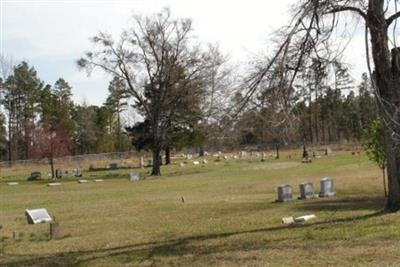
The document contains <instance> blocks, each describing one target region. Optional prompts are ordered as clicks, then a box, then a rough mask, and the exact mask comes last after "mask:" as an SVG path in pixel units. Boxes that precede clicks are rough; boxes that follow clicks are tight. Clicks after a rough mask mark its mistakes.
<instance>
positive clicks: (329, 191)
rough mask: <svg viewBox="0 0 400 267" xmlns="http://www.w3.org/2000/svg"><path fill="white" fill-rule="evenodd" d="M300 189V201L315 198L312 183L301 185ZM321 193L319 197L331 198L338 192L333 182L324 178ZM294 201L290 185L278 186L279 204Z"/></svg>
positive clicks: (321, 183)
mask: <svg viewBox="0 0 400 267" xmlns="http://www.w3.org/2000/svg"><path fill="white" fill-rule="evenodd" d="M299 187H300V197H299V198H300V199H310V198H314V197H315V194H314V189H313V184H312V183H310V182H305V183H301V184H300V185H299ZM320 187H321V191H320V193H319V197H331V196H335V195H336V192H335V191H334V188H333V180H332V179H331V178H329V177H326V178H323V179H322V180H321V181H320ZM291 200H293V189H292V186H290V185H281V186H278V199H277V201H278V202H287V201H291Z"/></svg>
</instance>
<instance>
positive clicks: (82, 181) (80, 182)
mask: <svg viewBox="0 0 400 267" xmlns="http://www.w3.org/2000/svg"><path fill="white" fill-rule="evenodd" d="M88 182H89V181H88V180H85V179H81V180H78V183H79V184H87V183H88Z"/></svg>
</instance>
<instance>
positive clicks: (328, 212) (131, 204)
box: [0, 152, 400, 266]
mask: <svg viewBox="0 0 400 267" xmlns="http://www.w3.org/2000/svg"><path fill="white" fill-rule="evenodd" d="M288 153H289V152H286V153H284V154H283V155H282V157H281V158H282V159H281V160H272V159H269V160H268V161H267V162H260V161H259V160H241V161H239V160H230V161H222V162H214V161H210V162H209V163H208V164H207V165H205V166H202V165H200V166H194V165H186V166H185V167H180V166H179V165H178V164H177V163H176V164H174V165H172V166H168V167H163V169H162V172H163V176H162V177H160V178H156V179H146V180H143V181H140V182H136V183H134V182H129V181H128V179H127V178H125V177H124V175H122V174H121V173H119V174H118V173H115V174H112V173H111V174H110V173H107V174H105V173H100V174H99V176H101V177H103V178H104V179H105V180H104V182H102V183H94V182H93V183H88V184H78V183H77V182H76V181H73V180H72V179H69V180H67V181H62V183H63V185H62V186H59V187H46V186H45V183H44V182H33V183H28V182H24V181H23V180H22V178H18V179H20V181H21V182H20V184H19V185H17V186H8V185H7V184H6V181H10V180H12V179H11V178H12V177H11V178H10V177H8V178H7V180H4V179H3V181H1V183H0V224H1V225H2V229H1V230H0V265H1V266H35V265H39V266H287V265H290V266H378V265H379V266H399V264H400V218H399V214H385V213H382V212H380V211H381V210H382V207H383V206H384V201H385V200H384V198H383V188H382V178H381V176H380V175H381V173H380V171H379V170H378V169H377V167H375V165H374V164H373V163H371V162H369V161H368V160H367V159H366V157H365V156H364V155H362V156H352V155H350V153H349V152H340V153H336V154H335V155H333V156H329V157H323V158H321V159H319V160H317V161H314V162H313V163H312V164H301V163H299V160H297V159H296V160H295V159H294V158H293V157H292V159H290V160H289V158H288V156H287V155H288ZM144 171H146V172H147V171H148V170H144ZM144 171H142V172H144ZM125 172H127V171H126V170H125ZM325 176H330V177H332V178H333V179H334V182H335V187H336V191H337V193H338V195H337V197H334V198H324V199H316V200H306V201H300V200H295V201H293V202H291V203H274V200H275V199H276V186H277V185H280V184H282V183H288V184H291V185H292V186H293V187H294V192H295V197H297V196H298V191H299V190H298V184H299V183H300V182H304V181H311V182H313V183H314V188H315V190H316V191H318V189H319V180H320V179H321V178H323V177H325ZM86 178H88V179H93V178H96V176H95V175H91V176H86ZM16 179H17V178H16ZM182 197H184V198H185V202H184V203H182V201H181V198H182ZM38 207H45V208H47V209H48V211H49V212H50V214H51V215H53V216H55V217H56V220H57V221H58V222H59V223H60V226H61V237H60V238H59V239H56V240H49V238H48V228H49V225H48V224H41V225H28V224H27V222H26V218H25V216H24V210H25V209H27V208H38ZM305 214H315V215H316V216H317V219H316V220H314V221H310V222H307V223H304V224H300V225H291V226H287V225H282V223H281V218H282V217H284V216H295V215H305ZM13 232H15V233H16V238H15V239H13V238H12V233H13Z"/></svg>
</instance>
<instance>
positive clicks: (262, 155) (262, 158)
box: [261, 152, 266, 161]
mask: <svg viewBox="0 0 400 267" xmlns="http://www.w3.org/2000/svg"><path fill="white" fill-rule="evenodd" d="M265 157H266V154H265V152H263V153H261V161H265Z"/></svg>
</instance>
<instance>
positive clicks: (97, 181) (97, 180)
mask: <svg viewBox="0 0 400 267" xmlns="http://www.w3.org/2000/svg"><path fill="white" fill-rule="evenodd" d="M94 181H95V182H96V183H101V182H103V181H104V180H103V179H94Z"/></svg>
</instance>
